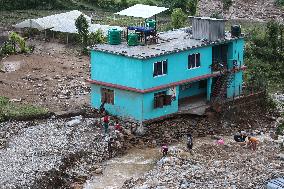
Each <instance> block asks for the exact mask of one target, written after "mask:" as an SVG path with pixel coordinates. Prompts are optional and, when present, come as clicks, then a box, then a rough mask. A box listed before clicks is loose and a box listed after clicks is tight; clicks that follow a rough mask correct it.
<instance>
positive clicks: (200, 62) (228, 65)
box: [89, 17, 245, 122]
mask: <svg viewBox="0 0 284 189" xmlns="http://www.w3.org/2000/svg"><path fill="white" fill-rule="evenodd" d="M224 23H225V20H221V19H212V18H203V17H194V18H192V27H189V28H183V29H179V30H173V31H168V32H163V33H159V34H157V35H156V36H158V37H157V38H155V40H151V36H150V38H149V39H147V38H145V40H148V41H147V43H146V41H144V42H145V43H144V44H142V45H141V42H140V37H139V38H138V40H139V41H138V42H139V43H138V44H137V45H135V44H134V45H129V44H128V43H127V42H123V41H122V42H121V43H120V42H119V43H118V44H115V45H113V44H109V43H108V44H100V45H96V46H94V47H92V50H91V60H90V61H91V77H90V79H89V82H90V84H91V105H92V107H94V108H99V107H100V106H101V105H102V103H103V102H105V104H104V107H105V109H106V110H107V111H108V112H109V113H110V114H113V115H116V116H121V117H123V118H129V119H133V120H136V121H139V122H144V121H148V120H153V119H156V118H161V117H164V116H167V115H170V114H175V113H179V112H186V111H192V110H194V109H195V108H197V107H199V106H207V105H208V104H210V103H214V102H219V101H222V100H227V99H231V98H234V97H237V96H239V95H240V94H241V92H242V82H243V79H242V77H243V70H244V69H245V66H244V62H243V55H244V51H243V49H244V39H243V37H242V36H241V34H240V28H239V27H237V26H234V27H232V31H231V32H225V26H224ZM134 32H135V31H134ZM119 37H120V36H119ZM141 40H144V37H142V38H141ZM128 42H129V41H128Z"/></svg>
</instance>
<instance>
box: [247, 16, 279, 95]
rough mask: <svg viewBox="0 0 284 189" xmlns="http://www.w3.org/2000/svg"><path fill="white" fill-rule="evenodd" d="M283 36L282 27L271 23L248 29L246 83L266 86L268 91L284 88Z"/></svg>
mask: <svg viewBox="0 0 284 189" xmlns="http://www.w3.org/2000/svg"><path fill="white" fill-rule="evenodd" d="M283 35H284V27H283V25H281V24H279V23H277V22H273V21H270V22H268V23H267V25H266V27H261V26H255V27H253V28H252V29H250V31H249V35H248V37H247V39H246V42H247V43H246V54H245V55H246V56H245V64H246V65H247V66H248V70H247V71H246V79H247V81H248V82H254V83H261V84H266V85H268V86H269V89H270V90H278V89H283V88H284V82H283V81H284V43H283V37H284V36H283Z"/></svg>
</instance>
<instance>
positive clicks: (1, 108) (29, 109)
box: [0, 96, 48, 122]
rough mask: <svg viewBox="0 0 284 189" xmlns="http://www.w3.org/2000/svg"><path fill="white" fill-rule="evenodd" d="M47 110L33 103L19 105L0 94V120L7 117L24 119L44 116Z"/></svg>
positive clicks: (7, 118)
mask: <svg viewBox="0 0 284 189" xmlns="http://www.w3.org/2000/svg"><path fill="white" fill-rule="evenodd" d="M47 114H48V110H47V109H45V108H41V107H36V106H33V105H26V104H24V105H21V104H19V105H18V104H14V103H12V102H9V99H8V98H7V97H3V96H0V122H1V121H5V120H9V119H26V118H34V117H38V116H45V115H47Z"/></svg>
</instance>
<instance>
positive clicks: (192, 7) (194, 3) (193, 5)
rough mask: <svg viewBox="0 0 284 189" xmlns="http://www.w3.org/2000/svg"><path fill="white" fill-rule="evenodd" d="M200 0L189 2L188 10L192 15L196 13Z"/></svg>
mask: <svg viewBox="0 0 284 189" xmlns="http://www.w3.org/2000/svg"><path fill="white" fill-rule="evenodd" d="M197 4H198V0H190V1H189V2H188V4H187V10H188V12H189V14H190V15H191V16H194V15H196V10H197Z"/></svg>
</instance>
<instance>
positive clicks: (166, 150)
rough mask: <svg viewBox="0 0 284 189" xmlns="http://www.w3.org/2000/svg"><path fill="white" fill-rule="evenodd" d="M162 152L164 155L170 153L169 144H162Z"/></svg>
mask: <svg viewBox="0 0 284 189" xmlns="http://www.w3.org/2000/svg"><path fill="white" fill-rule="evenodd" d="M161 150H162V153H163V157H165V156H167V155H168V150H169V148H168V145H167V144H162V149H161Z"/></svg>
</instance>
